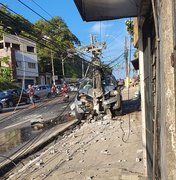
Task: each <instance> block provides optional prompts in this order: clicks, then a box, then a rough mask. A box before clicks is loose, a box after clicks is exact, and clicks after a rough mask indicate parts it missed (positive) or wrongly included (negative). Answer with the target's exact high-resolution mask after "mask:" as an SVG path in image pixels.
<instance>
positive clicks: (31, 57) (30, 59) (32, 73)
mask: <svg viewBox="0 0 176 180" xmlns="http://www.w3.org/2000/svg"><path fill="white" fill-rule="evenodd" d="M15 58H16V61H20V62H21V67H20V66H19V67H18V68H17V76H21V77H22V76H23V74H24V69H25V76H27V77H38V76H39V73H38V63H37V55H36V54H29V53H23V52H21V51H15ZM23 58H24V62H23ZM28 63H35V64H36V68H35V69H31V68H29V67H28ZM24 64H25V65H24Z"/></svg>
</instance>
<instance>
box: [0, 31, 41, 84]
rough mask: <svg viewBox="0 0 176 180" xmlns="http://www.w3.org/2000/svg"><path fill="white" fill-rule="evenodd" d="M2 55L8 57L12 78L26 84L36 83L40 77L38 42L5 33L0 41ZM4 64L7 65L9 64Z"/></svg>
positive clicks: (0, 53) (0, 55)
mask: <svg viewBox="0 0 176 180" xmlns="http://www.w3.org/2000/svg"><path fill="white" fill-rule="evenodd" d="M0 57H1V58H2V57H8V58H9V64H8V66H9V67H10V68H11V70H12V78H13V79H15V80H16V81H17V82H19V83H23V82H24V84H25V85H28V84H36V81H37V78H38V77H39V72H38V62H37V53H36V43H34V42H32V41H31V40H29V39H26V38H21V37H18V36H15V35H10V34H4V35H3V39H2V40H1V41H0ZM4 66H7V64H6V65H5V64H4Z"/></svg>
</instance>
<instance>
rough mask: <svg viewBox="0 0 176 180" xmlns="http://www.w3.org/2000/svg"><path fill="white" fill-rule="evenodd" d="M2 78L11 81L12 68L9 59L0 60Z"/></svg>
mask: <svg viewBox="0 0 176 180" xmlns="http://www.w3.org/2000/svg"><path fill="white" fill-rule="evenodd" d="M0 77H1V78H4V79H7V80H11V68H10V67H9V57H8V56H7V57H2V58H0Z"/></svg>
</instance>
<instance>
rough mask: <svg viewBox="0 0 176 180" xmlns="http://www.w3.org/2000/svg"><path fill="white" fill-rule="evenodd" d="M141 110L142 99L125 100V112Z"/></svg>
mask: <svg viewBox="0 0 176 180" xmlns="http://www.w3.org/2000/svg"><path fill="white" fill-rule="evenodd" d="M140 110H141V100H140V99H139V98H138V99H129V100H124V101H123V113H124V114H129V113H132V112H135V111H140Z"/></svg>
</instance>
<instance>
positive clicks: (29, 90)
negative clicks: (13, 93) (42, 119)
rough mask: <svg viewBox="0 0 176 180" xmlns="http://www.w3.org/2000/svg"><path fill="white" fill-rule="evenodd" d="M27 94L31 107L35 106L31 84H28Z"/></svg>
mask: <svg viewBox="0 0 176 180" xmlns="http://www.w3.org/2000/svg"><path fill="white" fill-rule="evenodd" d="M27 93H28V95H29V99H30V101H31V104H32V106H33V108H35V107H36V106H35V102H34V88H33V87H32V85H30V84H29V85H28V91H27Z"/></svg>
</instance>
